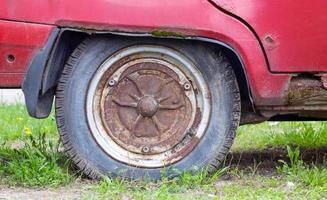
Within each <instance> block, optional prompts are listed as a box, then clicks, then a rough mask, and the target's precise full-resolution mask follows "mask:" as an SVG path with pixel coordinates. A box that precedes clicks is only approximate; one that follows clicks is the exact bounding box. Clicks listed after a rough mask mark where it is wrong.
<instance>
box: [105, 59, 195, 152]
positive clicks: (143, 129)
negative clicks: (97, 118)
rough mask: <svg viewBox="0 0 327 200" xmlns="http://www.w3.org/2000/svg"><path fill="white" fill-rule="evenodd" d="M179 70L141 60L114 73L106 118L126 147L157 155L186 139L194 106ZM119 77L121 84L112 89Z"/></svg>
mask: <svg viewBox="0 0 327 200" xmlns="http://www.w3.org/2000/svg"><path fill="white" fill-rule="evenodd" d="M122 69H124V70H122ZM176 70H177V69H175V71H174V70H172V69H171V68H170V67H169V63H165V62H162V61H159V60H155V59H151V60H149V59H140V60H137V61H133V62H129V63H127V64H125V65H124V67H120V70H117V71H116V73H112V74H111V76H110V77H109V82H108V84H107V85H109V87H108V90H107V91H108V93H107V94H104V95H103V96H106V98H105V99H104V101H103V106H102V107H103V108H104V110H103V113H104V115H103V116H102V119H103V122H104V123H105V124H106V127H107V132H108V134H109V135H110V136H111V137H112V138H114V139H115V141H116V142H117V143H118V144H119V145H121V146H122V147H123V148H125V149H127V150H129V151H132V152H135V153H144V152H145V151H144V147H146V148H145V149H149V150H147V151H146V153H148V154H156V153H160V152H164V151H167V150H168V149H170V148H172V147H173V146H175V145H177V144H178V143H179V142H180V141H181V140H182V139H183V137H184V136H185V134H186V133H187V131H186V129H187V128H188V126H189V123H190V121H192V120H191V115H190V113H192V103H191V101H190V99H189V97H188V96H187V94H186V92H187V90H185V89H184V86H183V84H181V82H182V80H181V77H180V76H179V75H183V74H182V73H181V72H180V71H176ZM176 72H177V73H176ZM178 73H179V74H178ZM116 76H117V77H120V78H119V80H117V81H116V82H117V84H115V85H114V86H110V84H109V83H110V81H111V80H112V79H113V78H114V77H116ZM183 78H184V80H186V78H185V77H183ZM187 84H189V83H187ZM187 93H188V95H189V96H190V95H191V96H192V95H193V94H192V93H191V92H187ZM106 111H110V112H106Z"/></svg>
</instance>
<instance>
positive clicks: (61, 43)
mask: <svg viewBox="0 0 327 200" xmlns="http://www.w3.org/2000/svg"><path fill="white" fill-rule="evenodd" d="M88 35H89V33H86V32H83V31H79V30H70V29H66V30H62V31H61V34H60V35H59V36H58V39H57V41H56V43H55V45H54V47H53V50H52V52H51V55H50V58H49V60H48V63H47V65H46V67H45V70H44V74H43V80H42V94H45V93H47V92H48V91H49V90H52V91H53V90H55V88H56V86H57V83H58V79H59V77H60V74H61V72H62V70H63V67H64V65H65V62H66V60H67V59H68V57H69V56H70V54H71V53H72V52H73V51H74V49H75V48H76V47H77V45H78V44H79V43H80V42H82V41H83V40H84V38H85V37H87V36H88ZM92 35H95V36H96V35H108V36H110V35H122V34H120V33H117V34H116V33H112V32H110V33H102V32H101V33H92ZM122 37H153V35H148V34H143V35H140V34H135V35H133V34H128V35H123V36H122ZM157 38H158V39H167V38H165V37H157ZM172 39H181V38H172ZM184 39H186V40H189V42H192V41H199V40H200V41H201V42H202V43H203V44H205V45H211V46H213V47H215V48H216V49H217V51H219V50H222V51H223V52H224V54H225V55H226V57H227V58H228V60H229V61H230V62H231V63H232V67H233V70H234V73H235V75H236V78H237V82H238V86H239V89H240V95H241V102H242V117H241V118H244V113H254V108H253V102H252V98H251V93H250V89H249V84H248V80H247V77H246V72H245V70H244V67H243V64H242V61H241V58H240V56H239V55H238V54H237V52H235V51H234V50H233V49H232V48H230V47H228V45H225V44H224V43H222V42H218V41H215V40H211V39H206V38H199V37H194V38H184ZM241 121H242V119H241ZM243 121H244V120H243Z"/></svg>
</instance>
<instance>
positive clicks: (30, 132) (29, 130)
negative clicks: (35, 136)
mask: <svg viewBox="0 0 327 200" xmlns="http://www.w3.org/2000/svg"><path fill="white" fill-rule="evenodd" d="M24 132H25V134H26V135H27V136H30V135H32V131H31V129H30V128H28V127H26V126H25V127H24Z"/></svg>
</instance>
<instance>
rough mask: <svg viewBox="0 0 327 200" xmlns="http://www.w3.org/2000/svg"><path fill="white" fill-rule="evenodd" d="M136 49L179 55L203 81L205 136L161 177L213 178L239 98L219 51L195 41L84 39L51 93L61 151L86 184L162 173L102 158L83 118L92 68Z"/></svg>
mask: <svg viewBox="0 0 327 200" xmlns="http://www.w3.org/2000/svg"><path fill="white" fill-rule="evenodd" d="M138 44H155V45H163V46H165V47H168V48H172V49H175V50H177V51H179V52H180V53H182V54H184V56H186V57H188V58H189V59H191V60H192V61H193V62H194V64H195V66H197V67H198V68H199V70H200V71H201V73H202V75H203V76H204V77H205V79H206V80H207V84H208V87H209V89H210V90H211V91H210V92H211V98H212V102H213V103H212V107H211V119H210V122H209V124H208V128H207V132H206V133H205V134H204V135H203V137H202V139H201V141H200V142H199V143H198V145H197V146H196V147H195V148H194V149H193V151H192V152H191V153H189V154H188V155H187V156H186V157H185V158H183V159H182V160H180V161H178V162H176V163H174V164H172V165H171V166H166V167H165V171H166V173H168V176H174V175H176V172H182V171H185V170H191V169H194V166H196V167H197V168H198V169H206V170H208V171H209V172H213V171H214V170H215V169H216V168H217V167H218V166H219V164H220V163H221V162H222V161H223V160H224V158H225V155H226V154H227V153H228V151H229V148H230V147H231V145H232V142H233V139H234V137H235V133H236V129H237V127H238V125H239V120H240V111H241V105H240V94H239V89H238V85H237V81H236V77H235V74H234V72H233V69H232V66H231V64H230V63H229V62H228V60H227V59H226V57H225V56H224V55H223V53H222V51H220V50H219V49H217V47H213V46H211V45H208V44H204V43H202V42H197V41H192V42H191V41H184V40H174V39H169V40H168V39H154V38H126V37H119V36H111V37H89V38H87V39H85V40H84V41H83V42H82V43H81V44H80V45H79V46H78V47H77V48H76V49H75V51H74V52H73V53H72V55H71V56H70V58H69V59H68V61H67V63H66V65H65V67H64V69H63V72H62V75H61V78H60V80H59V83H58V86H57V91H56V119H57V126H58V130H59V133H60V136H61V140H62V142H63V145H64V148H65V150H66V151H67V152H68V154H69V156H70V157H71V158H72V160H73V161H74V162H75V163H76V165H77V166H78V167H79V168H80V169H81V170H83V171H84V173H85V174H86V175H88V176H89V177H91V178H101V177H102V176H104V175H108V174H111V175H113V176H123V177H125V178H131V179H137V178H140V177H143V176H145V175H146V176H148V177H150V178H151V179H160V178H161V172H162V170H163V168H152V169H149V168H148V169H147V168H137V167H134V166H128V165H126V164H124V163H120V162H118V161H116V160H114V159H112V158H111V157H110V156H108V155H107V154H106V153H105V152H104V151H103V150H102V149H101V148H100V147H99V146H98V144H97V142H96V141H95V140H94V138H93V137H92V134H91V133H90V129H89V127H88V123H87V119H86V114H85V112H86V111H85V102H86V92H87V88H88V84H89V81H90V79H91V78H92V75H93V74H94V73H95V71H96V70H97V68H98V67H99V66H100V65H101V64H102V62H103V61H104V60H106V59H107V57H108V56H110V55H111V54H113V53H114V52H116V51H118V50H120V49H122V48H125V47H128V46H131V45H138ZM91 66H93V67H91ZM170 169H174V170H170ZM176 169H177V170H176Z"/></svg>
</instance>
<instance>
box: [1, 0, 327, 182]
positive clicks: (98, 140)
mask: <svg viewBox="0 0 327 200" xmlns="http://www.w3.org/2000/svg"><path fill="white" fill-rule="evenodd" d="M326 24H327V1H325V0H316V1H304V0H300V1H294V0H275V1H262V0H248V1H243V0H179V1H169V0H141V1H137V2H136V1H134V0H124V1H121V0H43V1H38V0H2V1H1V6H0V56H1V57H0V77H1V78H0V86H1V87H2V88H20V87H21V88H22V89H23V91H24V94H25V101H26V106H27V109H28V112H29V114H30V115H31V116H33V117H36V118H44V117H47V116H48V115H49V113H50V110H51V108H52V104H53V99H55V110H56V119H57V124H58V130H59V134H60V136H61V139H62V142H63V144H64V147H65V149H66V151H67V152H68V154H69V155H70V156H71V158H72V159H73V160H74V162H75V163H76V164H77V165H78V166H79V167H80V168H81V169H82V170H84V172H85V173H86V174H87V175H89V176H90V177H93V178H99V177H101V176H103V175H107V174H112V175H114V176H117V175H118V176H124V177H128V178H139V177H142V176H144V175H148V176H149V177H150V178H152V179H158V178H160V172H161V171H162V170H163V169H165V170H166V171H167V173H168V175H169V176H174V175H178V174H179V173H180V172H182V171H185V170H188V171H193V170H194V169H206V170H208V171H209V172H212V171H213V170H215V169H216V168H217V166H218V165H219V164H220V163H221V162H222V161H223V160H224V157H225V155H226V153H227V152H228V150H229V148H230V146H231V145H232V142H233V139H234V137H235V132H236V129H237V127H238V126H239V124H248V123H258V122H262V121H265V120H324V119H326V117H327V100H326V98H327V90H326V88H327V56H326V53H327V39H326V36H327V26H326ZM54 97H55V98H54Z"/></svg>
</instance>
